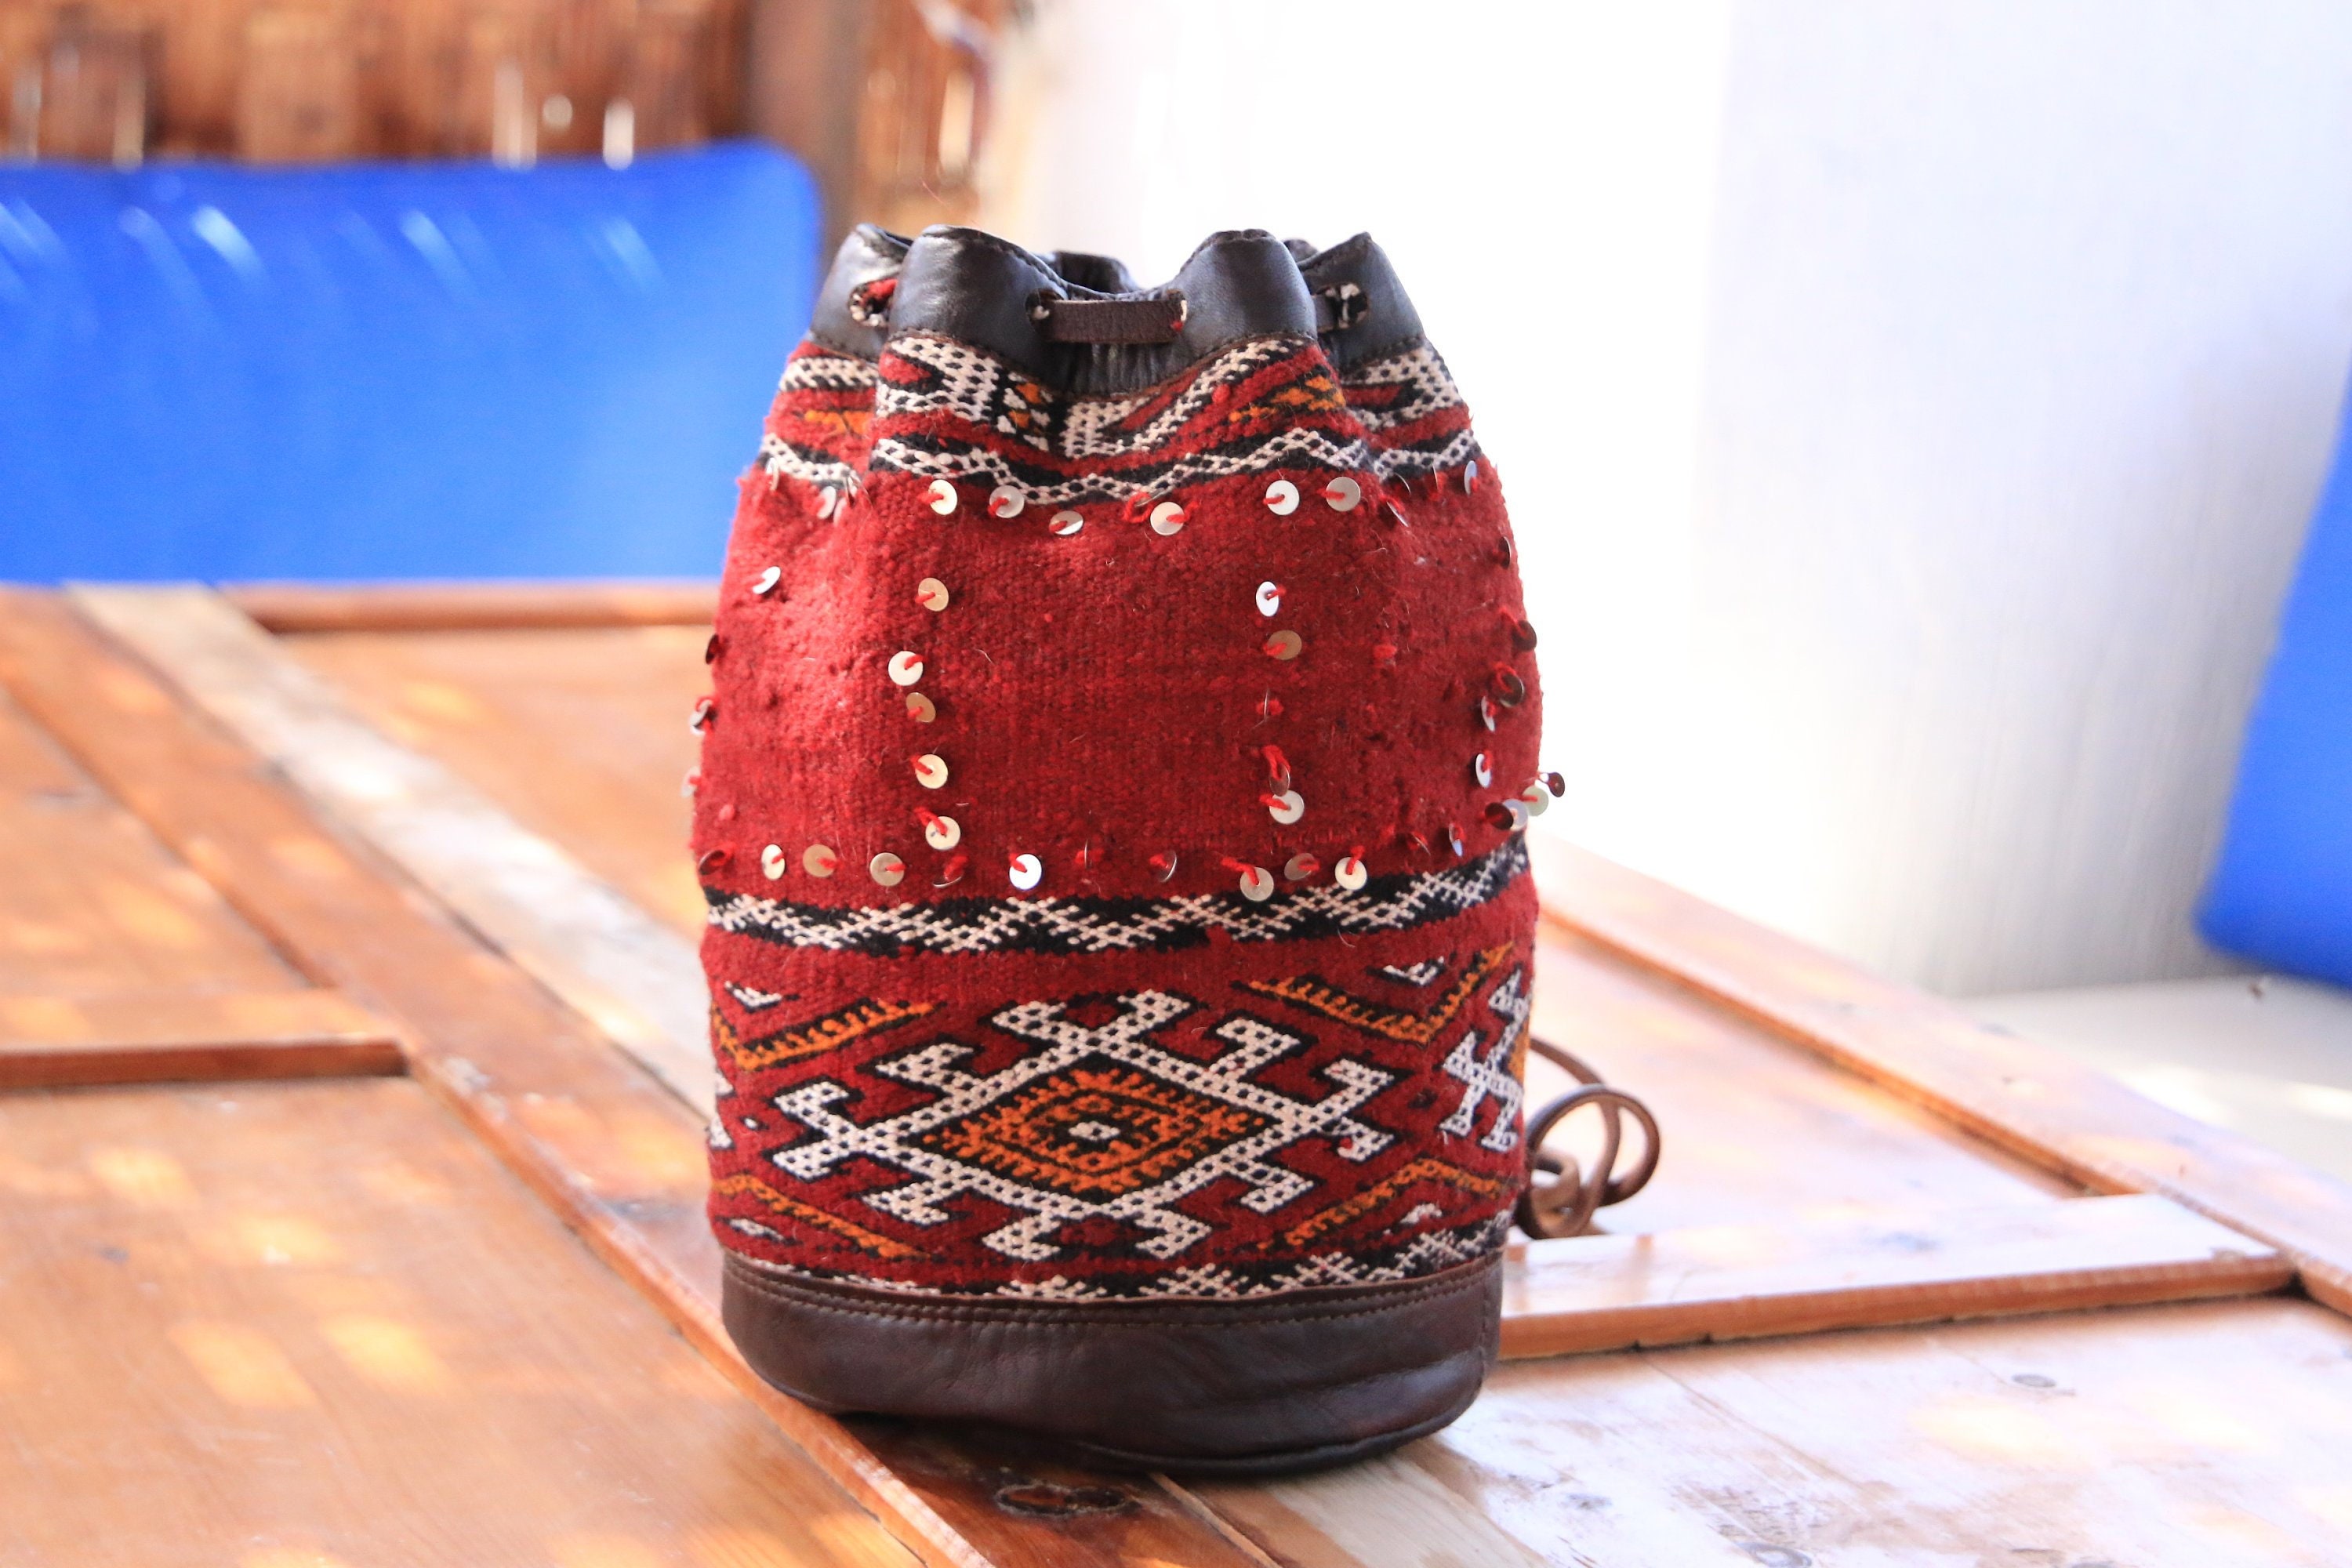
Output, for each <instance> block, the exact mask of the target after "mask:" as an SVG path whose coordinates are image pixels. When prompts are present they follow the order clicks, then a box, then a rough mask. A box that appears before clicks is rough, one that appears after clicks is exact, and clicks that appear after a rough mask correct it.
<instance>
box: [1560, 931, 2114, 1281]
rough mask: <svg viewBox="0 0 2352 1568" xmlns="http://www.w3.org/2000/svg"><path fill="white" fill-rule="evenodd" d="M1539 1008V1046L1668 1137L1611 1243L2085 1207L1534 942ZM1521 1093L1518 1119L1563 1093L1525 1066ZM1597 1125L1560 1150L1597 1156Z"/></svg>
mask: <svg viewBox="0 0 2352 1568" xmlns="http://www.w3.org/2000/svg"><path fill="white" fill-rule="evenodd" d="M1535 1002H1536V1014H1535V1027H1536V1031H1537V1033H1538V1034H1539V1035H1541V1036H1542V1037H1544V1038H1546V1039H1548V1040H1551V1041H1554V1042H1556V1043H1557V1044H1559V1045H1561V1046H1563V1047H1567V1048H1568V1049H1569V1050H1571V1051H1573V1052H1575V1053H1576V1054H1577V1055H1579V1056H1580V1057H1582V1058H1584V1059H1585V1060H1586V1061H1588V1062H1590V1063H1591V1065H1592V1066H1593V1067H1594V1068H1597V1069H1599V1070H1600V1071H1601V1072H1602V1073H1604V1074H1606V1075H1607V1077H1608V1078H1609V1079H1610V1081H1612V1082H1613V1083H1617V1084H1621V1085H1622V1086H1624V1087H1625V1088H1626V1089H1631V1090H1632V1091H1633V1093H1635V1094H1638V1095H1640V1096H1641V1097H1642V1098H1643V1100H1644V1101H1645V1102H1646V1103H1647V1104H1648V1105H1649V1107H1650V1109H1651V1110H1653V1111H1654V1112H1655V1113H1656V1115H1657V1117H1658V1121H1659V1125H1660V1128H1661V1130H1662V1131H1663V1132H1664V1138H1665V1157H1664V1159H1663V1160H1662V1161H1661V1162H1660V1163H1659V1166H1658V1170H1657V1173H1656V1175H1655V1176H1654V1177H1653V1178H1652V1180H1651V1182H1650V1184H1649V1185H1648V1186H1647V1187H1645V1188H1643V1190H1642V1191H1641V1192H1640V1193H1639V1194H1636V1195H1635V1196H1634V1197H1633V1198H1632V1199H1631V1200H1630V1201H1628V1202H1626V1203H1623V1204H1621V1205H1617V1206H1616V1207H1614V1208H1611V1209H1608V1210H1605V1211H1603V1212H1602V1213H1601V1215H1600V1224H1601V1228H1602V1229H1604V1230H1607V1231H1609V1232H1612V1234H1618V1235H1625V1234H1636V1233H1642V1232H1650V1231H1663V1230H1672V1229H1679V1228H1683V1227H1686V1226H1725V1225H1774V1226H1778V1225H1783V1224H1788V1223H1791V1222H1794V1223H1800V1224H1802V1223H1811V1222H1816V1221H1830V1222H1834V1221H1837V1220H1840V1219H1843V1218H1863V1217H1866V1216H1868V1215H1872V1214H1873V1213H1874V1212H1876V1211H1879V1210H1884V1209H1891V1210H1894V1211H1896V1212H1900V1213H1903V1214H1906V1215H1907V1214H1913V1213H1917V1212H1921V1211H1927V1210H1934V1209H1938V1208H1960V1209H1969V1208H1989V1207H1997V1206H2001V1205H2017V1204H2025V1203H2032V1202H2035V1201H2036V1200H2042V1201H2049V1202H2055V1201H2057V1200H2059V1199H2062V1198H2069V1197H2075V1196H2079V1195H2080V1194H2081V1192H2082V1188H2081V1187H2080V1186H2079V1185H2077V1184H2074V1183H2073V1182H2069V1181H2066V1180H2064V1179H2063V1178H2061V1177H2057V1176H2053V1175H2052V1174H2051V1173H2048V1172H2045V1171H2042V1170H2038V1169H2036V1168H2035V1167H2034V1166H2032V1164H2029V1163H2027V1162H2025V1161H2023V1160H2021V1159H2018V1158H2016V1157H2015V1156H2013V1155H2011V1153H2009V1152H2006V1151H2003V1150H2000V1149H1999V1148H1996V1147H1994V1146H1993V1145H1990V1144H1988V1143H1985V1142H1982V1141H1980V1140H1978V1139H1975V1138H1971V1137H1969V1136H1967V1135H1965V1134H1963V1133H1960V1132H1958V1131H1956V1130H1955V1129H1954V1128H1953V1127H1952V1126H1951V1125H1950V1124H1949V1123H1948V1122H1946V1121H1943V1120H1941V1119H1940V1118H1938V1117H1936V1116H1934V1115H1931V1114H1930V1113H1928V1112H1927V1111H1926V1110H1922V1109H1921V1108H1920V1107H1918V1106H1916V1105H1914V1104H1912V1103H1910V1102H1909V1101H1907V1100H1904V1099H1902V1098H1901V1097H1899V1096H1897V1095H1895V1094H1892V1093H1890V1092H1888V1091H1887V1090H1886V1089H1885V1088H1883V1087H1881V1086H1879V1085H1877V1084H1874V1083H1869V1082H1866V1081H1864V1080H1863V1079H1858V1078H1855V1077H1853V1075H1852V1074H1849V1073H1843V1072H1837V1071H1834V1070H1831V1069H1827V1068H1823V1067H1822V1064H1821V1063H1820V1062H1819V1061H1817V1060H1815V1059H1814V1058H1811V1057H1808V1056H1806V1055H1804V1054H1803V1053H1801V1052H1799V1051H1792V1050H1790V1049H1789V1048H1788V1047H1787V1046H1786V1045H1785V1044H1784V1043H1783V1042H1781V1041H1780V1038H1779V1037H1777V1036H1775V1035H1774V1034H1772V1033H1771V1032H1770V1031H1769V1030H1766V1029H1762V1028H1759V1026H1757V1025H1756V1024H1754V1023H1753V1022H1751V1021H1750V1020H1748V1019H1746V1018H1742V1017H1738V1016H1734V1015H1731V1014H1728V1013H1725V1012H1724V1011H1722V1010H1721V1009H1719V1008H1716V1007H1711V1006H1708V1005H1706V1004H1705V1003H1704V1002H1701V1001H1699V1000H1697V999H1696V998H1694V997H1693V996H1692V995H1691V994H1690V993H1689V992H1687V991H1686V990H1684V989H1683V988H1682V987H1680V986H1677V985H1675V984H1672V983H1671V982H1669V981H1667V980H1665V979H1664V978H1662V977H1660V976H1658V975H1655V974H1652V973H1646V972H1644V971H1643V970H1639V969H1636V968H1633V967H1632V966H1630V965H1628V964H1627V963H1625V962H1624V961H1623V960H1622V959H1621V958H1619V957H1617V956H1616V955H1615V954H1613V953H1611V952H1605V951H1604V950H1602V949H1601V948H1599V947H1597V946H1595V945H1594V944H1592V943H1591V942H1585V941H1583V940H1581V939H1580V938H1578V937H1576V936H1574V935H1572V934H1570V933H1568V932H1564V931H1557V930H1547V931H1545V932H1544V933H1543V937H1542V940H1541V941H1540V942H1538V946H1537V952H1536V984H1535ZM1527 1079H1528V1101H1527V1102H1528V1107H1529V1109H1530V1110H1535V1109H1537V1108H1539V1107H1541V1106H1542V1105H1543V1104H1544V1103H1545V1102H1546V1101H1547V1100H1549V1099H1550V1098H1551V1097H1552V1096H1554V1095H1556V1094H1559V1093H1562V1092H1565V1091H1566V1090H1567V1089H1570V1087H1572V1085H1571V1084H1570V1081H1569V1079H1568V1076H1567V1075H1566V1074H1565V1073H1563V1072H1561V1071H1559V1069H1558V1068H1554V1067H1552V1066H1551V1065H1550V1064H1549V1063H1548V1062H1546V1061H1544V1060H1543V1059H1542V1058H1538V1057H1535V1056H1533V1055H1530V1056H1529V1058H1528V1064H1527ZM1597 1124H1598V1119H1597V1118H1593V1117H1591V1116H1590V1114H1589V1113H1588V1114H1587V1116H1585V1117H1584V1118H1580V1120H1579V1122H1578V1123H1577V1124H1576V1125H1575V1126H1574V1127H1573V1129H1572V1131H1571V1133H1570V1136H1569V1140H1568V1141H1569V1142H1570V1147H1573V1148H1579V1149H1580V1155H1581V1157H1584V1158H1590V1157H1591V1154H1592V1153H1593V1152H1594V1151H1593V1149H1592V1134H1593V1132H1594V1131H1596V1129H1597Z"/></svg>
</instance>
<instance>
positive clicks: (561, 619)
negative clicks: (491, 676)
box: [221, 582, 719, 632]
mask: <svg viewBox="0 0 2352 1568" xmlns="http://www.w3.org/2000/svg"><path fill="white" fill-rule="evenodd" d="M221 593H222V595H223V596H224V597H226V599H227V600H228V601H229V603H231V604H233V605H236V607H237V608H238V609H240V610H243V611H244V612H245V613H246V614H247V615H248V616H252V617H253V619H254V620H256V621H257V622H259V623H260V624H261V626H264V627H266V628H267V629H268V630H270V631H273V632H389V631H406V632H455V631H502V630H504V631H513V630H522V629H527V628H537V629H540V630H549V629H552V628H554V627H558V626H701V627H703V628H705V629H706V630H707V629H709V626H710V622H711V619H712V617H713V616H715V615H716V614H717V613H718V608H719V587H718V584H714V583H699V582H694V583H659V582H628V583H595V582H590V583H372V584H366V585H365V586H358V585H353V586H350V587H338V586H336V585H334V584H316V583H237V584H230V585H229V586H227V587H225V588H223V589H222V590H221Z"/></svg>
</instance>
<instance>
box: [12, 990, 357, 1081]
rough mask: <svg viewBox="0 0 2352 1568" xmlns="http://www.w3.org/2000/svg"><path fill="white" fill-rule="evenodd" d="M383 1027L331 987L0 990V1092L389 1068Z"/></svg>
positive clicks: (323, 1074)
mask: <svg viewBox="0 0 2352 1568" xmlns="http://www.w3.org/2000/svg"><path fill="white" fill-rule="evenodd" d="M402 1066H403V1058H402V1056H401V1050H400V1041H399V1039H398V1037H397V1036H396V1035H395V1033H394V1030H393V1028H392V1026H390V1025H389V1024H387V1023H385V1022H384V1021H383V1019H382V1018H379V1017H377V1016H375V1015H374V1014H373V1013H371V1012H369V1011H368V1010H367V1009H366V1008H364V1007H362V1006H361V1005H358V1004H357V1003H355V1002H353V1001H352V999H351V998H350V997H348V996H345V995H344V994H342V993H341V992H340V991H329V990H309V991H255V992H244V993H236V992H226V993H224V992H194V993H189V994H183V995H165V996H161V997H158V996H156V995H154V994H134V995H130V996H103V997H86V998H79V999H77V998H72V997H64V996H10V995H0V1089H31V1088H50V1089H54V1088H62V1087H66V1086H68V1085H74V1084H121V1083H155V1082H162V1081H165V1080H188V1079H254V1078H323V1077H332V1076H338V1075H353V1074H370V1073H396V1072H399V1071H400V1070H401V1068H402Z"/></svg>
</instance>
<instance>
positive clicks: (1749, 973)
mask: <svg viewBox="0 0 2352 1568" xmlns="http://www.w3.org/2000/svg"><path fill="white" fill-rule="evenodd" d="M1533 842H1535V845H1536V847H1537V848H1538V853H1539V859H1538V879H1539V882H1540V884H1541V885H1542V887H1543V888H1544V889H1545V899H1546V904H1545V909H1546V912H1547V914H1548V915H1549V918H1550V919H1552V920H1553V921H1556V922H1558V923H1559V925H1560V926H1562V927H1564V928H1566V929H1568V930H1570V931H1575V932H1577V933H1579V934H1580V935H1582V936H1584V937H1586V938H1588V939H1590V940H1591V942H1595V943H1596V944H1598V945H1600V946H1601V947H1603V948H1605V949H1607V950H1609V951H1611V952H1615V953H1618V954H1621V955H1622V956H1623V957H1625V958H1627V959H1630V960H1632V961H1633V962H1634V963H1639V964H1642V965H1643V966H1645V967H1647V968H1650V969H1652V970H1653V971H1654V972H1655V973H1659V974H1661V975H1664V976H1666V977H1667V978H1669V979H1670V980H1672V981H1673V982H1674V983H1675V984H1678V985H1681V986H1684V987H1686V988H1687V989H1688V990H1690V991H1692V992H1694V993H1696V994H1699V995H1702V996H1705V997H1707V998H1709V999H1710V1000H1712V1001H1714V1002H1716V1003H1717V1004H1719V1005H1723V1006H1726V1007H1728V1008H1730V1009H1732V1010H1733V1011H1734V1012H1736V1013H1738V1014H1739V1015H1742V1016H1746V1017H1748V1018H1751V1019H1753V1020H1755V1021H1757V1022H1759V1023H1760V1024H1763V1025H1764V1026H1767V1027H1769V1028H1770V1029H1771V1030H1773V1031H1774V1032H1775V1033H1777V1034H1779V1035H1780V1037H1782V1038H1783V1039H1785V1040H1788V1041H1790V1042H1791V1043H1793V1044H1795V1045H1796V1046H1798V1047H1801V1048H1802V1049H1804V1050H1805V1051H1807V1052H1809V1053H1811V1054H1812V1055H1814V1056H1816V1057H1818V1058H1821V1059H1822V1060H1825V1061H1829V1062H1832V1063H1834V1064H1836V1065H1837V1066H1839V1067H1841V1068H1845V1069H1846V1070H1848V1071H1851V1072H1853V1073H1855V1074H1857V1075H1859V1076H1860V1077H1862V1078H1864V1079H1868V1080H1869V1081H1871V1082H1873V1083H1875V1084H1878V1085H1880V1086H1881V1087H1883V1088H1885V1089H1888V1090H1890V1091H1891V1092H1893V1093H1895V1094H1898V1095H1901V1096H1903V1097H1904V1098H1906V1099H1908V1100H1912V1101H1913V1102H1915V1103H1916V1104H1918V1105H1920V1106H1923V1107H1925V1108H1926V1109H1927V1110H1930V1111H1932V1112H1933V1113H1935V1114H1936V1115H1937V1116H1938V1117H1941V1118H1943V1119H1944V1120H1946V1121H1949V1122H1951V1123H1953V1124H1954V1125H1956V1126H1958V1127H1961V1128H1964V1129H1966V1130H1967V1131H1969V1132H1971V1133H1973V1134H1974V1135H1976V1136H1978V1137H1980V1138H1982V1139H1984V1140H1986V1141H1987V1142H1991V1143H1994V1144H1998V1145H1999V1146H2000V1147H2002V1148H2005V1149H2007V1150H2009V1151H2011V1152H2012V1153H2015V1154H2017V1155H2019V1156H2021V1157H2022V1158H2024V1159H2027V1160H2030V1161H2032V1162H2033V1163H2037V1164H2040V1165H2042V1166H2043V1167H2045V1168H2047V1169H2049V1170H2051V1171H2053V1172H2054V1173H2059V1174H2061V1175H2063V1176H2065V1177H2067V1178H2068V1179H2070V1180H2073V1181H2075V1182H2079V1183H2081V1184H2084V1186H2086V1187H2089V1188H2092V1189H2094V1190H2096V1191H2103V1192H2155V1193H2161V1194H2164V1195H2165V1196H2167V1197H2169V1198H2171V1199H2172V1200H2173V1201H2175V1202H2176V1203H2179V1204H2181V1205H2184V1206H2186V1207H2188V1208H2191V1209H2194V1210H2196V1211H2197V1212H2199V1213H2200V1214H2204V1215H2210V1216H2211V1217H2212V1218H2214V1219H2217V1220H2220V1221H2221V1223H2223V1224H2224V1225H2227V1226H2231V1227H2232V1228H2234V1229H2237V1230H2241V1231H2243V1232H2245V1233H2246V1234H2247V1235H2249V1236H2252V1237H2257V1238H2259V1239H2261V1240H2263V1241H2265V1242H2268V1243H2270V1244H2271V1245H2272V1246H2273V1247H2278V1248H2279V1249H2280V1250H2281V1251H2282V1252H2284V1253H2285V1254H2286V1255H2287V1256H2288V1257H2289V1258H2291V1259H2293V1261H2294V1264H2295V1266H2296V1268H2297V1269H2298V1271H2299V1273H2300V1276H2301V1279H2302V1280H2303V1283H2304V1286H2305V1289H2308V1290H2310V1292H2311V1293H2312V1294H2313V1295H2314V1296H2315V1297H2317V1298H2318V1299H2319V1300H2323V1301H2326V1302H2327V1303H2328V1304H2329V1305H2331V1306H2334V1307H2335V1308H2336V1309H2337V1310H2341V1311H2347V1312H2352V1185H2347V1184H2345V1183H2342V1182H2339V1181H2336V1180H2334V1179H2333V1178H2331V1177H2328V1176H2325V1175H2322V1174H2321V1173H2318V1172H2315V1171H2313V1170H2311V1169H2309V1168H2308V1167H2306V1166H2304V1165H2300V1164H2297V1163H2295V1162H2294V1161H2292V1160H2289V1159H2287V1158H2286V1157H2285V1156H2284V1155H2281V1154H2276V1153H2273V1152H2271V1151H2270V1150H2267V1149H2264V1148H2263V1147H2262V1146H2261V1145H2259V1144H2256V1143H2253V1142H2249V1141H2247V1140H2245V1139H2242V1138H2239V1137H2236V1136H2234V1135H2232V1134H2231V1133H2228V1132H2225V1131H2221V1129H2219V1128H2215V1127H2210V1126H2208V1125H2207V1124H2205V1123H2203V1122H2200V1121H2192V1120H2190V1119H2189V1118H2188V1117H2185V1116H2181V1115H2179V1114H2178V1113H2176V1112H2173V1111H2170V1110H2165V1109H2164V1108H2162V1107H2160V1106H2158V1105H2157V1104H2155V1103H2154V1102H2152V1101H2150V1100H2144V1099H2142V1098H2140V1097H2139V1096H2138V1095H2137V1094H2134V1093H2133V1092H2131V1091H2130V1090H2129V1089H2126V1088H2124V1087H2123V1086H2122V1085H2121V1084H2118V1083H2116V1081H2115V1080H2114V1079H2110V1078H2107V1077H2105V1076H2104V1075H2102V1074H2100V1073H2097V1072H2095V1071H2093V1070H2092V1069H2090V1068H2085V1067H2082V1066H2079V1065H2077V1064H2075V1063H2074V1062H2071V1061H2068V1060H2067V1059H2066V1058H2063V1057H2061V1056H2059V1055H2057V1054H2056V1053H2055V1052H2053V1051H2049V1050H2045V1049H2042V1048H2040V1047H2035V1046H2032V1045H2031V1044H2029V1043H2027V1042H2025V1041H2023V1040H2020V1039H2017V1038H2015V1037H2011V1036H2009V1035H2006V1034H2003V1033H2000V1032H1999V1031H1997V1030H1995V1029H1993V1028H1991V1027H1989V1026H1985V1025H1982V1024H1979V1022H1977V1021H1976V1020H1975V1019H1973V1018H1970V1017H1969V1016H1967V1015H1966V1014H1964V1013H1962V1012H1961V1011H1960V1010H1959V1009H1958V1008H1957V1007H1955V1006H1953V1005H1950V1004H1949V1003H1946V1002H1943V1001H1940V1000H1938V999H1937V998H1935V997H1932V996H1928V995H1927V994H1924V993H1921V992H1917V991H1913V990H1911V989H1910V988H1908V987H1907V986H1904V985H1899V984H1895V983H1894V982H1892V981H1886V980H1881V979H1879V978H1877V977H1876V976H1874V975H1871V974H1867V973H1864V972H1863V971H1861V970H1858V969H1855V968H1854V967H1853V966H1852V965H1850V964H1847V963H1842V962H1840V961H1839V960H1837V959H1834V958H1832V957H1831V956H1829V955H1828V954H1826V953H1823V952H1818V951H1816V950H1814V949H1812V948H1810V947H1807V946H1806V945H1805V944H1803V943H1802V942H1798V941H1796V940H1795V939H1794V938H1791V937H1787V936H1783V935H1781V934H1780V933H1779V932H1777V931H1768V930H1766V929H1765V928H1763V927H1761V926H1759V925H1756V924H1755V923H1753V922H1752V921H1745V920H1742V919H1740V918H1739V917H1738V916H1737V915H1733V914H1730V913H1728V912H1727V911H1726V910H1719V909H1717V908H1715V907H1713V906H1712V905H1709V904H1706V903H1704V902H1702V901H1701V900H1697V899H1695V898H1692V897H1691V896H1690V895H1689V894H1687V893H1684V892H1681V891H1678V890H1677V889H1673V888H1669V887H1667V886H1665V885H1664V884H1663V883H1660V882H1656V881H1654V880H1652V879H1649V878H1647V877H1643V876H1641V875H1640V874H1639V873H1636V872H1633V871H1630V870H1627V869H1626V868H1623V867H1622V866H1617V865H1614V864H1612V862H1610V861H1607V860H1604V859H1602V858H1601V857H1599V856H1597V855H1593V854H1591V853H1590V852H1588V851H1585V850H1581V849H1578V848H1576V847H1572V846H1570V845H1567V844H1565V843H1563V842H1561V841H1559V840H1556V839H1552V840H1537V841H1533Z"/></svg>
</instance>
